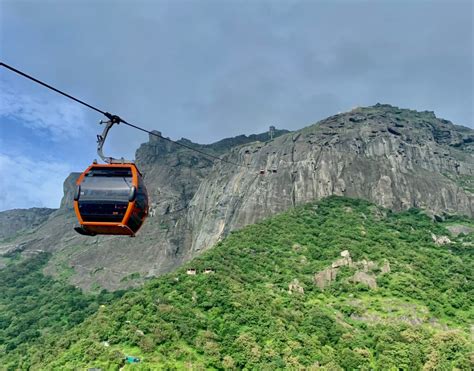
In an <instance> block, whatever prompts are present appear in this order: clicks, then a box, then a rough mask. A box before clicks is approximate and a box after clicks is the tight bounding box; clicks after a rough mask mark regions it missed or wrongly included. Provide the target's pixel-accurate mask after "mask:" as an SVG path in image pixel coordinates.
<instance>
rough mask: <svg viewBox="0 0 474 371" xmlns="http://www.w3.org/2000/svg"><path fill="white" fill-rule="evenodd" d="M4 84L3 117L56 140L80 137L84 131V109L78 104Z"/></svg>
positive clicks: (0, 111) (0, 107)
mask: <svg viewBox="0 0 474 371" xmlns="http://www.w3.org/2000/svg"><path fill="white" fill-rule="evenodd" d="M1 85H2V89H1V90H0V118H2V117H3V118H9V119H14V120H15V121H17V122H18V123H20V124H22V125H24V126H25V127H28V128H30V129H32V130H35V131H36V132H37V133H39V134H42V135H47V136H49V137H50V139H51V140H53V141H60V140H65V139H70V138H77V137H79V136H80V135H81V133H82V132H83V131H84V130H85V128H86V119H85V114H84V110H83V109H82V108H81V107H79V106H78V105H77V104H76V103H71V102H68V101H65V100H64V99H62V98H59V99H58V98H56V97H52V98H51V97H49V98H48V99H47V100H46V99H44V98H43V97H42V96H37V95H30V94H26V93H20V92H18V91H14V90H13V89H12V88H11V87H10V86H9V85H8V84H7V83H6V82H4V81H2V82H1Z"/></svg>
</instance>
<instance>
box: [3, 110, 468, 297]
mask: <svg viewBox="0 0 474 371" xmlns="http://www.w3.org/2000/svg"><path fill="white" fill-rule="evenodd" d="M182 142H183V143H184V144H186V145H189V146H195V147H196V148H199V149H201V150H203V151H206V152H208V153H211V154H214V155H217V156H223V158H224V159H226V160H228V161H231V162H234V163H238V164H240V165H241V166H240V167H238V166H235V165H232V164H229V163H226V162H216V163H213V162H212V161H211V160H209V159H208V158H206V157H205V156H202V155H200V154H198V153H195V152H192V151H190V150H188V149H185V148H182V147H178V146H176V145H173V144H171V143H168V142H165V141H163V140H161V139H158V138H156V137H153V138H151V140H150V141H149V142H148V143H145V144H143V145H142V146H141V147H140V148H139V149H138V151H137V154H136V160H137V164H138V166H139V168H140V169H141V171H142V173H143V174H144V178H145V182H146V184H147V187H148V190H149V193H150V199H151V208H150V218H149V219H148V220H147V222H146V223H145V225H144V227H143V228H142V230H141V231H140V233H139V234H138V236H137V237H136V238H133V239H130V238H123V237H112V236H109V237H104V236H102V237H83V236H80V235H77V234H75V232H73V231H72V227H73V225H74V223H75V218H74V215H73V211H72V209H71V206H72V192H73V189H74V180H75V179H76V178H77V174H72V175H71V176H70V177H69V178H68V179H67V180H66V182H65V197H64V199H63V202H62V204H61V208H60V209H59V210H57V211H55V212H54V213H52V214H50V216H49V219H48V221H47V222H46V223H43V225H41V226H40V227H39V228H38V229H37V231H36V232H35V233H32V234H29V235H24V236H21V237H20V238H18V239H15V241H13V242H11V241H10V242H9V243H8V244H6V243H4V244H2V243H1V241H0V253H1V252H6V251H8V250H9V249H12V248H15V247H17V246H18V245H19V244H22V245H21V246H22V249H25V250H28V249H43V250H47V251H52V252H56V251H61V254H53V258H52V260H51V263H50V265H49V267H48V272H50V273H52V274H58V273H61V271H63V270H64V269H70V267H72V268H73V269H74V274H73V275H72V277H71V281H72V283H74V284H76V285H78V286H80V287H83V288H85V289H92V288H94V287H99V286H100V287H105V288H107V289H117V288H119V287H125V286H133V285H138V284H140V283H141V282H142V281H143V280H144V279H146V277H149V276H154V275H158V274H162V273H165V272H168V271H170V270H172V269H174V268H175V267H177V266H179V265H180V264H182V263H183V262H185V261H187V260H189V259H191V258H192V257H194V256H196V255H198V254H200V253H201V252H202V251H204V250H206V249H208V248H210V247H212V246H213V245H214V244H215V243H216V242H218V241H219V240H220V239H222V238H223V237H225V236H226V235H227V234H228V233H229V232H230V231H232V230H235V229H238V228H241V227H243V226H245V225H247V224H251V223H255V222H256V221H259V220H261V219H262V218H264V217H267V216H270V215H272V214H275V213H277V212H281V211H284V210H286V209H288V208H291V207H293V206H295V205H297V204H301V203H305V202H308V201H312V200H317V199H320V198H323V197H326V196H329V195H332V194H336V195H344V196H348V197H356V198H363V199H367V200H369V201H372V202H374V203H377V204H379V205H381V206H384V207H388V208H392V209H395V210H401V209H407V208H410V207H418V208H423V209H426V210H427V211H428V212H431V213H433V214H437V215H442V214H443V213H460V214H465V215H469V216H473V215H474V193H473V184H474V155H473V153H474V131H473V130H471V129H468V128H464V127H460V126H455V125H453V124H452V123H450V122H449V121H446V120H442V119H438V118H436V117H435V116H434V114H433V113H431V112H416V111H411V110H404V109H399V108H397V107H392V106H389V105H376V106H373V107H367V108H358V109H355V110H353V111H350V112H347V113H343V114H339V115H336V116H332V117H329V118H327V119H325V120H323V121H321V122H319V123H317V124H315V125H312V126H309V127H307V128H304V129H302V130H299V131H296V132H292V133H288V132H285V131H276V132H275V136H274V139H273V140H270V138H269V135H268V134H267V133H265V134H260V135H256V136H250V137H246V136H240V137H236V138H230V139H224V140H222V141H220V142H217V143H214V144H211V145H205V146H203V145H197V144H194V143H192V142H190V141H188V140H185V139H182ZM348 212H350V211H348ZM0 215H1V214H0ZM381 217H382V216H381ZM342 260H344V264H345V260H347V257H344V256H343V257H341V263H342ZM338 264H339V263H338ZM367 269H370V268H369V267H367ZM134 273H136V274H134ZM131 274H133V277H135V278H134V279H130V280H122V279H123V278H124V277H126V276H129V275H131Z"/></svg>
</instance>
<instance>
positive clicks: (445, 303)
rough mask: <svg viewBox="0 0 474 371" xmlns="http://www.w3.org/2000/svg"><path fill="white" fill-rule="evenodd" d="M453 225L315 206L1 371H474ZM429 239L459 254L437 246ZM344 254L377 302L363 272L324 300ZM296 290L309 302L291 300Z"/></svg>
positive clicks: (473, 269)
mask: <svg viewBox="0 0 474 371" xmlns="http://www.w3.org/2000/svg"><path fill="white" fill-rule="evenodd" d="M456 221H457V222H462V221H465V222H466V223H471V221H469V220H465V219H463V218H461V217H457V219H456ZM450 222H452V220H451V221H450ZM446 223H447V222H436V221H433V220H431V219H430V218H429V217H427V216H426V215H424V214H422V213H420V212H419V211H417V210H409V211H407V212H403V213H399V214H395V213H392V212H390V211H388V210H384V209H381V208H378V207H376V206H374V205H372V204H369V203H367V202H365V201H360V200H349V199H345V198H340V197H331V198H328V199H325V200H323V201H321V202H319V203H317V204H308V205H305V206H303V207H299V208H296V209H294V210H291V211H289V212H286V213H283V214H280V215H278V216H276V217H273V218H270V219H267V220H265V221H263V222H261V223H258V224H256V225H252V226H249V227H246V228H244V229H242V230H241V231H238V232H234V233H231V234H230V236H228V237H227V238H226V239H225V240H224V241H222V242H220V243H218V244H217V245H216V246H215V247H214V248H213V249H211V250H209V251H208V252H206V253H204V254H203V255H201V256H200V257H198V258H196V259H194V260H193V261H192V262H190V263H189V264H187V265H186V266H184V267H182V268H180V269H178V270H177V271H176V272H174V273H171V274H168V275H165V276H162V277H159V278H156V279H153V280H151V281H149V282H148V283H147V284H146V285H145V286H144V287H143V288H141V289H139V290H134V291H130V292H127V293H126V294H125V295H124V296H123V297H121V298H120V299H117V300H115V301H114V302H112V303H110V305H107V306H105V307H101V308H99V309H97V307H93V308H92V307H89V308H90V311H94V310H95V311H96V312H95V313H94V314H93V315H92V316H90V317H89V318H88V319H86V320H85V321H84V322H82V323H80V324H78V325H77V326H75V327H74V328H72V329H70V330H68V331H66V332H63V330H60V331H58V332H57V333H58V334H61V336H58V335H56V334H54V333H52V332H51V331H49V334H48V333H47V334H45V335H43V336H41V337H39V338H38V339H37V340H36V341H34V342H31V343H30V346H28V347H27V348H26V347H24V348H22V351H21V352H18V351H16V349H10V350H8V352H7V354H6V355H3V356H2V355H1V352H0V360H2V361H3V365H6V367H7V368H9V369H28V368H32V369H47V370H55V369H57V370H63V369H74V368H77V369H87V367H100V368H102V369H107V370H109V369H111V370H118V369H119V368H120V367H122V366H124V367H125V369H131V368H132V367H133V368H135V369H141V370H157V369H204V368H206V369H244V368H245V369H264V370H269V369H285V368H289V369H300V368H301V369H304V368H306V369H316V368H317V367H320V368H321V369H325V370H341V369H346V370H353V369H362V370H397V369H404V370H417V369H425V370H451V369H460V370H469V369H472V367H473V364H472V363H471V362H472V358H470V353H471V352H472V343H471V342H470V340H469V336H470V335H469V331H470V326H471V325H472V324H473V323H474V310H473V308H474V305H473V298H474V287H473V282H472V277H473V276H474V264H473V254H472V251H473V250H472V245H470V244H469V243H468V244H466V241H467V240H469V241H472V238H471V237H470V236H471V235H472V234H470V235H468V236H465V235H460V236H458V237H454V236H452V235H450V234H449V232H448V231H447V230H446V229H445V225H446ZM432 234H435V235H436V236H449V238H450V240H451V241H452V242H451V243H450V244H448V245H442V246H437V245H436V244H435V243H434V242H433V239H432ZM344 250H348V251H349V252H350V254H351V257H352V261H353V262H362V261H363V260H365V261H366V262H372V263H373V267H372V268H371V270H370V271H369V272H367V274H370V275H372V276H373V277H376V283H377V286H378V287H377V288H376V289H369V287H368V286H367V285H365V284H363V283H357V284H355V283H353V282H352V280H351V277H352V276H353V275H354V273H355V272H357V271H361V269H362V268H361V266H360V265H358V263H354V264H353V265H351V266H348V265H347V266H341V267H340V268H339V270H338V273H337V277H336V279H335V281H334V282H332V284H330V285H329V286H328V287H327V288H326V289H325V290H324V291H321V290H320V289H319V288H318V287H317V286H316V285H315V283H314V276H315V273H318V272H321V271H322V270H324V269H327V268H328V267H331V265H332V264H333V263H334V262H335V261H336V260H338V259H340V258H341V255H340V253H341V252H342V251H344ZM385 262H389V264H390V271H389V272H385V273H383V272H382V269H381V267H382V266H383V264H384V263H385ZM24 264H28V263H24ZM188 268H194V269H196V270H197V271H198V274H197V275H187V274H186V270H187V269H188ZM206 268H211V269H212V270H213V271H214V272H213V273H209V274H205V273H204V270H205V269H206ZM23 274H24V275H26V276H28V274H29V273H27V272H23ZM295 280H297V281H295ZM295 282H296V283H297V285H298V287H299V288H300V289H303V290H304V293H301V292H297V291H298V290H293V292H290V290H289V285H290V284H292V283H295ZM300 291H301V290H300ZM56 296H60V295H56ZM15 297H16V295H15V294H14V293H12V295H11V298H12V300H16V299H15ZM39 299H40V298H37V300H39ZM48 300H53V299H52V297H51V298H49V299H48ZM56 300H59V298H57V299H56ZM3 308H4V307H3V304H2V311H1V313H2V316H3V317H2V318H4V319H9V318H12V317H11V314H10V315H9V316H4V309H3ZM96 309H97V310H96ZM68 316H69V315H66V314H62V315H61V316H60V317H59V318H62V319H64V318H65V317H67V318H69V317H68ZM43 318H48V319H49V318H51V319H52V317H51V314H45V315H44V316H43ZM59 318H58V317H56V318H55V319H54V323H56V321H59V322H60V323H69V322H67V321H66V322H65V321H64V320H63V322H61V321H60V319H59ZM33 322H34V321H33ZM76 322H80V320H78V321H76ZM2 323H4V322H2ZM25 326H26V325H25ZM69 327H70V326H69ZM25 328H26V327H25ZM3 334H4V333H3ZM3 336H4V337H3V339H4V340H3V341H7V340H8V341H10V340H9V338H8V339H6V338H5V335H3ZM125 356H135V357H139V358H140V359H141V362H140V363H138V364H133V365H132V364H125V361H124V357H125Z"/></svg>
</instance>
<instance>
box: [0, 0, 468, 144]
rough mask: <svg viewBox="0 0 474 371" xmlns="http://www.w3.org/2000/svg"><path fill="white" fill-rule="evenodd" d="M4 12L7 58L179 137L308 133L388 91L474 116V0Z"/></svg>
mask: <svg viewBox="0 0 474 371" xmlns="http://www.w3.org/2000/svg"><path fill="white" fill-rule="evenodd" d="M0 8H1V23H2V27H1V29H2V41H1V44H2V48H1V49H2V55H3V57H4V58H5V59H6V61H7V62H10V63H12V64H16V65H18V66H20V67H22V68H24V69H25V70H27V71H30V72H31V73H34V74H37V75H38V76H41V77H43V78H44V79H46V80H48V81H51V82H52V83H55V84H57V85H59V86H61V87H63V88H65V89H67V90H69V91H71V92H73V93H75V94H77V95H79V96H81V97H84V98H87V99H89V100H91V101H93V102H97V104H98V105H100V106H102V107H104V108H106V109H108V110H110V111H113V112H117V113H120V114H121V115H123V116H124V117H126V118H128V119H129V120H134V121H136V122H137V123H139V124H142V125H144V126H146V127H148V128H157V129H159V130H161V131H162V132H163V133H164V134H165V135H169V136H171V137H173V138H179V137H181V136H185V137H188V138H190V139H192V140H195V141H200V142H210V141H213V140H218V139H220V138H222V137H224V136H230V135H237V134H241V133H247V134H249V133H253V132H255V131H262V130H265V129H266V128H267V127H268V125H269V124H276V125H277V126H278V127H285V128H289V129H297V128H300V127H302V126H304V125H307V124H309V123H313V122H315V121H317V120H319V119H321V118H323V117H324V116H327V115H329V114H333V113H335V112H337V111H343V110H347V109H350V108H351V107H352V106H355V105H366V104H374V103H376V102H379V101H380V102H387V103H392V104H395V105H400V106H402V107H410V108H416V109H422V110H423V109H428V110H434V111H435V112H436V113H437V114H438V115H439V116H444V117H445V118H447V119H451V120H453V121H455V122H457V123H459V124H463V125H467V126H473V125H474V120H473V107H472V101H473V82H472V80H473V72H472V52H473V49H472V48H473V46H472V44H473V43H472V3H471V2H469V1H465V2H459V1H454V2H453V1H449V2H448V1H446V2H425V1H420V2H416V1H414V2H408V1H391V2H356V1H344V2H343V1H335V2H329V1H328V2H310V1H281V2H264V1H259V2H247V1H232V2H217V1H178V2H176V1H169V2H168V1H166V2H165V1H160V2H141V1H139V2H112V1H101V2H84V1H67V2H60V1H50V2H36V1H22V2H17V1H10V0H7V1H6V0H3V1H2V2H1V3H0ZM88 117H89V118H90V120H91V121H94V120H96V119H97V117H96V116H95V115H93V114H89V115H88ZM92 124H93V122H91V125H92ZM98 130H99V128H98ZM143 140H145V137H144V136H143V135H141V134H138V133H135V134H132V133H131V132H130V131H129V130H128V129H122V130H120V131H117V132H115V133H114V140H113V149H114V150H118V151H124V152H127V153H132V152H133V149H134V148H135V147H136V146H137V145H138V144H139V143H140V142H141V141H143Z"/></svg>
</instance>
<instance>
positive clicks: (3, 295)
mask: <svg viewBox="0 0 474 371" xmlns="http://www.w3.org/2000/svg"><path fill="white" fill-rule="evenodd" d="M49 257H50V256H49V254H47V253H42V254H39V255H36V256H34V257H32V258H29V259H26V260H23V261H19V260H17V261H16V264H15V263H14V262H13V261H10V262H9V265H8V266H7V267H6V268H5V269H2V270H0V354H1V355H0V359H2V358H5V357H6V358H7V359H14V358H15V357H18V355H19V354H23V353H25V352H26V351H27V349H29V348H30V346H31V345H32V344H34V343H35V342H37V341H38V339H42V338H46V337H48V336H53V337H58V336H59V335H61V334H62V333H63V332H64V331H66V330H67V329H70V328H72V327H73V326H75V325H77V324H79V323H80V322H82V321H83V320H84V319H85V318H86V317H88V316H89V315H91V314H92V313H94V312H96V311H97V309H98V307H99V303H108V302H110V301H111V300H113V299H116V298H118V297H119V296H120V295H121V293H120V292H117V293H114V294H109V293H107V292H105V291H104V292H102V293H101V295H99V296H92V295H84V294H82V292H81V291H80V290H79V289H76V288H75V287H73V286H70V285H65V284H64V283H63V282H61V281H55V280H53V279H52V278H51V277H48V276H45V275H44V274H43V273H42V269H43V268H44V266H45V264H46V263H47V261H48V259H49ZM3 355H5V356H3ZM9 355H11V357H9Z"/></svg>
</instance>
